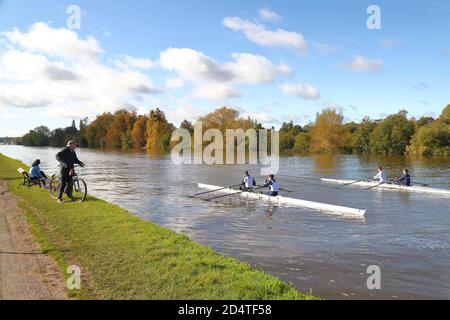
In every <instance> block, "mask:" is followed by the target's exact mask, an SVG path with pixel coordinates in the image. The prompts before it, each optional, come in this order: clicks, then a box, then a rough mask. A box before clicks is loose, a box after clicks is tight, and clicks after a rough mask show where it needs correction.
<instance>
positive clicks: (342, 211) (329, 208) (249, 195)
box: [198, 183, 366, 218]
mask: <svg viewBox="0 0 450 320" xmlns="http://www.w3.org/2000/svg"><path fill="white" fill-rule="evenodd" d="M198 187H199V189H205V190H217V192H221V193H226V194H231V195H232V194H236V195H239V196H240V197H242V198H246V199H252V200H263V201H265V202H270V203H279V204H286V205H291V206H298V207H302V208H307V209H314V210H319V211H323V212H328V213H332V214H339V215H349V216H352V217H357V218H364V215H365V214H366V210H360V209H354V208H348V207H341V206H335V205H331V204H326V203H320V202H312V201H306V200H300V199H294V198H286V197H282V196H277V197H271V196H267V195H264V194H260V193H256V192H241V193H240V192H239V190H236V189H232V188H226V189H222V190H219V189H220V188H221V187H218V186H213V185H208V184H202V183H199V184H198Z"/></svg>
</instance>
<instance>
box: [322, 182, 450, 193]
mask: <svg viewBox="0 0 450 320" xmlns="http://www.w3.org/2000/svg"><path fill="white" fill-rule="evenodd" d="M322 182H325V183H333V184H340V185H343V184H347V185H348V184H351V183H352V182H354V181H352V180H336V179H322ZM379 184H380V183H379V182H372V181H361V182H355V183H354V184H353V185H354V186H360V187H374V186H377V185H379ZM378 188H382V189H388V190H397V191H409V192H421V193H433V194H440V195H447V196H450V190H445V189H435V188H427V187H416V186H411V187H408V186H402V185H398V184H390V183H383V184H381V185H379V186H378Z"/></svg>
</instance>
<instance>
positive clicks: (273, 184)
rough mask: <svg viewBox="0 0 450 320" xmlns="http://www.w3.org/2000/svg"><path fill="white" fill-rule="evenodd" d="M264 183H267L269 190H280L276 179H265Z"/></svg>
mask: <svg viewBox="0 0 450 320" xmlns="http://www.w3.org/2000/svg"><path fill="white" fill-rule="evenodd" d="M265 184H266V185H267V184H268V185H269V191H272V192H279V191H280V184H279V183H278V181H277V180H266V183H265Z"/></svg>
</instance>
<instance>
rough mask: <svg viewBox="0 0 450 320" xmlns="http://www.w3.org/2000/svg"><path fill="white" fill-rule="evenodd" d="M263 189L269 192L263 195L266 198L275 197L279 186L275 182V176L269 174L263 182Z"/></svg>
mask: <svg viewBox="0 0 450 320" xmlns="http://www.w3.org/2000/svg"><path fill="white" fill-rule="evenodd" d="M264 187H268V188H269V190H268V191H267V192H266V193H265V194H266V195H268V196H273V197H276V196H278V193H279V192H280V184H279V183H278V181H277V180H275V176H274V175H273V174H271V175H270V176H269V177H268V178H267V179H266V181H265V182H264Z"/></svg>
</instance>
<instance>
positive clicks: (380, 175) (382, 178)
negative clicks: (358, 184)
mask: <svg viewBox="0 0 450 320" xmlns="http://www.w3.org/2000/svg"><path fill="white" fill-rule="evenodd" d="M373 178H374V179H375V180H378V181H380V182H381V183H386V182H387V178H386V174H385V173H384V171H381V172H379V173H378V174H377V175H376V176H375V177H373Z"/></svg>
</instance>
